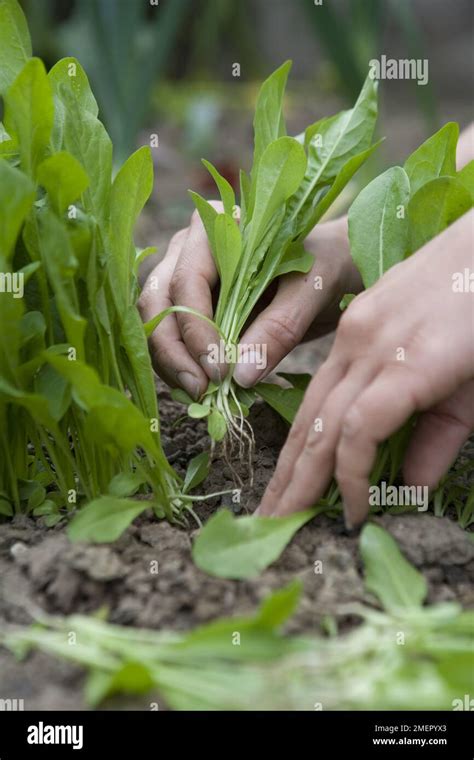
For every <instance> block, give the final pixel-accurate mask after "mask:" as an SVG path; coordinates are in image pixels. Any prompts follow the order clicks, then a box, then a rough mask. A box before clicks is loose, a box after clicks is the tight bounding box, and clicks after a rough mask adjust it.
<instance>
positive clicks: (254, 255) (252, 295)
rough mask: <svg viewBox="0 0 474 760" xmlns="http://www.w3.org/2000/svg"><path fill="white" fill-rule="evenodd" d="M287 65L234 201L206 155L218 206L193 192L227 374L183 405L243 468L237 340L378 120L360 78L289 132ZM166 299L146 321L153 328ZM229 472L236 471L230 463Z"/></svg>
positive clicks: (299, 263) (294, 263) (297, 261)
mask: <svg viewBox="0 0 474 760" xmlns="http://www.w3.org/2000/svg"><path fill="white" fill-rule="evenodd" d="M290 66H291V63H290V62H286V63H284V64H283V65H282V66H281V67H280V68H279V69H277V70H276V71H275V72H274V73H273V74H272V75H271V76H270V77H269V78H268V79H267V80H266V81H265V82H264V83H263V85H262V88H261V90H260V93H259V96H258V100H257V104H256V110H255V117H254V154H253V164H252V169H251V172H250V176H248V175H247V174H246V173H245V172H244V171H241V173H240V209H239V207H238V206H237V205H236V200H235V195H234V190H233V189H232V187H231V186H230V184H229V183H228V182H227V181H226V179H225V178H224V177H222V176H221V175H220V174H219V173H218V171H217V170H216V169H215V168H214V167H213V166H212V165H211V164H210V163H209V162H208V161H204V165H205V166H206V168H207V169H208V170H209V172H210V173H211V175H212V177H213V178H214V180H215V182H216V185H217V188H218V190H219V193H220V197H221V200H222V204H223V208H224V210H223V212H222V213H219V212H218V211H216V209H215V208H214V207H213V206H211V205H210V204H209V203H208V202H207V201H206V200H205V199H204V198H202V197H201V196H200V195H198V194H197V193H194V192H191V196H192V198H193V200H194V203H195V205H196V208H197V209H198V212H199V214H200V217H201V219H202V222H203V224H204V227H205V229H206V233H207V236H208V239H209V245H210V248H211V251H212V255H213V257H214V260H215V263H216V268H217V270H218V273H219V278H220V291H219V298H218V302H217V307H216V311H215V315H214V319H213V320H212V324H213V326H214V327H215V329H216V333H217V335H218V336H219V338H220V340H221V341H222V349H223V353H224V356H225V357H226V360H227V363H228V365H229V366H228V372H227V374H226V376H225V378H224V379H223V380H222V382H221V383H220V384H215V383H210V384H209V387H208V390H207V392H206V393H205V395H204V396H203V398H201V399H200V403H192V399H190V398H185V397H184V396H183V394H182V393H180V394H179V397H180V398H181V399H183V398H184V399H185V400H186V401H187V402H188V403H189V407H188V413H189V414H190V416H192V417H198V418H204V417H207V421H208V431H209V435H210V437H211V439H212V441H213V442H216V441H221V440H222V441H223V451H224V456H225V458H226V460H227V461H228V462H229V465H230V466H231V468H232V469H233V467H232V465H231V463H230V460H229V454H230V451H231V450H232V445H233V444H237V446H238V450H239V455H240V459H241V460H242V459H243V458H244V456H245V451H246V450H247V452H248V457H249V463H250V469H251V461H252V450H253V445H254V435H253V431H252V428H251V426H250V424H249V422H248V420H247V419H246V417H247V415H248V407H249V405H250V403H251V402H252V400H253V398H254V394H253V393H252V392H249V391H246V390H243V389H242V388H240V387H239V386H238V385H237V384H236V383H235V381H234V379H233V370H234V367H235V364H236V362H237V361H238V360H239V357H240V352H241V347H239V338H240V337H241V335H242V332H243V328H244V326H245V324H246V322H247V320H248V319H249V316H250V315H251V313H252V311H253V310H254V308H255V306H256V305H257V303H258V301H259V300H260V298H261V296H262V295H263V294H264V293H265V291H266V290H267V288H268V286H269V285H270V283H271V282H272V281H273V280H274V279H275V278H277V277H279V276H281V275H284V274H287V273H289V272H302V273H307V272H309V270H310V269H311V268H312V266H313V264H314V260H313V256H312V255H311V254H310V253H308V252H306V251H305V249H304V240H305V238H306V236H307V235H308V233H309V232H310V231H311V230H312V229H313V227H314V226H315V225H316V223H317V222H318V221H319V220H320V219H321V217H322V216H323V214H324V213H325V212H326V211H327V210H328V209H329V207H330V205H331V204H332V203H333V202H334V200H335V199H336V198H337V196H338V195H339V194H340V192H341V191H342V190H343V188H344V187H345V186H346V184H347V183H348V182H349V180H350V179H351V177H352V176H353V175H354V173H355V172H356V171H357V169H359V167H360V166H361V165H362V164H363V163H364V161H366V159H367V158H368V157H369V156H370V154H371V153H372V152H373V150H374V148H375V147H376V145H371V141H372V135H373V132H374V127H375V122H376V118H377V84H376V83H375V82H374V81H373V80H372V79H371V78H369V77H368V78H367V81H366V82H365V84H364V86H363V88H362V91H361V93H360V95H359V98H358V100H357V102H356V104H355V106H354V107H353V108H352V109H351V110H348V111H342V112H341V113H339V114H337V115H335V116H331V117H328V118H323V119H320V120H319V121H317V122H316V123H315V124H312V125H311V126H309V127H308V128H307V129H306V130H305V132H304V133H303V134H301V135H299V136H298V137H296V138H294V137H288V136H287V135H286V128H285V121H284V118H283V113H282V106H283V97H284V92H285V86H286V81H287V77H288V73H289V70H290ZM179 310H185V311H188V312H189V311H192V310H190V309H185V308H184V307H171V308H170V309H169V310H166V312H163V313H161V314H159V315H157V317H155V318H154V319H153V320H151V321H150V322H149V323H148V326H147V330H148V334H150V333H151V332H152V331H153V330H154V329H155V328H156V326H157V325H158V324H159V322H160V321H161V319H163V318H164V316H165V315H166V314H168V313H169V312H170V311H179ZM234 472H235V471H234Z"/></svg>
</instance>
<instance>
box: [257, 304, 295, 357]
mask: <svg viewBox="0 0 474 760" xmlns="http://www.w3.org/2000/svg"><path fill="white" fill-rule="evenodd" d="M265 332H266V333H267V335H268V337H269V338H270V340H272V341H274V342H275V343H276V344H277V345H279V346H280V347H281V348H282V349H283V350H284V351H285V352H286V353H287V352H288V351H291V349H292V348H294V347H295V346H296V345H297V344H298V343H299V341H300V340H301V337H302V335H301V329H300V327H299V324H298V320H297V319H296V318H295V317H293V316H292V315H291V314H287V313H282V312H274V313H273V314H269V315H268V316H267V317H266V320H265Z"/></svg>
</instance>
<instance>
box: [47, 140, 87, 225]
mask: <svg viewBox="0 0 474 760" xmlns="http://www.w3.org/2000/svg"><path fill="white" fill-rule="evenodd" d="M38 182H39V183H40V185H42V186H43V187H44V189H45V190H46V191H47V193H48V195H49V199H50V201H51V205H52V207H53V208H54V210H55V211H56V213H57V214H59V215H61V214H63V213H64V212H65V211H66V209H67V208H68V207H69V205H70V204H71V203H73V201H75V200H77V199H78V198H80V196H81V195H82V193H83V192H84V190H85V189H86V187H87V186H88V185H89V177H88V176H87V174H86V173H85V171H84V169H83V168H82V166H81V164H80V163H79V161H78V160H77V159H76V158H74V156H71V155H70V153H67V152H66V151H60V152H59V153H54V154H53V155H52V156H50V157H49V158H46V159H45V160H44V161H43V162H42V163H41V164H40V165H39V167H38Z"/></svg>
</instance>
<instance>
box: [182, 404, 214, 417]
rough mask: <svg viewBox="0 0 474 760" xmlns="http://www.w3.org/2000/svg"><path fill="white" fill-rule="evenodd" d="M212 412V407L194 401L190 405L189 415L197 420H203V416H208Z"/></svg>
mask: <svg viewBox="0 0 474 760" xmlns="http://www.w3.org/2000/svg"><path fill="white" fill-rule="evenodd" d="M210 412H211V407H210V406H207V404H198V403H196V402H195V401H193V403H192V404H190V405H189V406H188V415H189V416H190V417H193V418H194V419H195V420H201V419H202V418H203V417H207V415H208V414H210Z"/></svg>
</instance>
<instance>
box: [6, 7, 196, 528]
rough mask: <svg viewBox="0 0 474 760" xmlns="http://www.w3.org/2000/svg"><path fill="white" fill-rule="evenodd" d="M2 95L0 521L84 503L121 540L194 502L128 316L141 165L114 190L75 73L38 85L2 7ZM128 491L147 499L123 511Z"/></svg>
mask: <svg viewBox="0 0 474 760" xmlns="http://www.w3.org/2000/svg"><path fill="white" fill-rule="evenodd" d="M0 94H1V96H2V98H3V103H4V123H3V124H2V125H1V128H0V140H1V142H0V273H1V274H2V283H5V286H4V287H2V292H0V323H1V325H2V330H1V333H0V514H2V515H7V516H8V515H11V514H13V513H14V512H28V513H33V514H35V515H38V516H41V517H43V519H44V520H45V521H46V522H47V524H49V525H53V524H54V523H56V522H57V521H58V520H60V519H61V517H62V516H63V515H64V514H67V513H68V512H70V511H71V510H74V509H75V508H76V507H77V506H79V505H81V504H83V503H84V502H86V501H90V502H92V504H91V505H90V507H89V512H88V513H87V514H89V513H90V511H92V512H93V513H94V512H97V514H99V513H100V519H101V520H103V519H104V514H107V515H108V516H109V518H110V519H112V521H114V520H115V522H116V524H117V525H118V524H120V525H122V526H123V525H125V524H126V518H127V519H128V517H130V515H131V514H132V513H133V514H135V513H136V512H137V511H142V510H143V509H146V508H150V507H151V508H153V509H154V511H155V513H156V515H158V516H160V517H163V516H167V517H168V518H169V519H173V518H174V517H179V515H180V514H181V512H182V510H183V508H184V507H185V506H188V507H190V505H191V502H192V500H193V497H191V496H189V495H188V494H187V493H185V492H184V491H183V489H182V487H181V479H180V478H179V477H178V475H177V474H176V473H175V472H174V470H173V469H172V468H171V467H170V465H169V464H168V462H167V460H166V457H165V455H164V453H163V450H162V446H161V439H160V430H159V423H158V407H157V400H156V391H155V385H154V379H153V372H152V368H151V364H150V359H149V355H148V348H147V342H146V336H145V331H144V329H143V325H142V322H141V320H140V317H139V314H138V311H137V309H136V306H135V303H136V299H137V294H138V285H137V278H136V271H137V263H138V262H139V261H140V260H141V259H142V258H143V256H144V255H146V254H147V253H148V252H149V249H147V250H145V251H137V250H136V249H135V246H134V244H133V229H134V226H135V222H136V220H137V218H138V215H139V213H140V211H141V209H142V207H143V206H144V204H145V203H146V201H147V199H148V196H149V195H150V192H151V189H152V184H153V165H152V160H151V155H150V150H149V148H148V147H143V148H140V149H139V150H138V151H137V152H136V153H134V154H133V155H132V156H130V158H129V159H128V160H127V161H126V162H125V164H124V165H123V166H122V167H121V169H120V171H119V172H118V173H117V175H116V176H115V178H114V179H112V155H113V152H112V142H111V140H110V138H109V136H108V134H107V132H106V131H105V129H104V127H103V125H102V123H101V122H100V121H99V118H98V106H97V103H96V101H95V98H94V96H93V94H92V92H91V90H90V88H89V84H88V80H87V77H86V74H85V72H84V71H83V69H82V68H81V66H80V64H79V63H78V61H76V60H75V59H73V58H66V59H63V60H61V61H59V62H58V63H57V64H56V65H55V66H54V67H53V68H52V69H51V71H50V72H49V73H46V70H45V68H44V65H43V63H42V62H41V60H39V59H38V58H32V57H31V42H30V38H29V33H28V28H27V25H26V22H25V19H24V16H23V13H22V11H21V9H20V6H19V5H18V3H17V2H16V0H0ZM15 282H16V283H17V284H21V285H22V290H23V291H24V292H20V291H19V290H18V289H17V290H18V292H15V290H14V288H13V287H12V286H13V284H14V283H15ZM18 296H23V297H18ZM138 491H139V492H141V493H142V494H143V493H145V492H152V494H153V496H152V499H151V501H150V500H142V501H141V502H137V503H136V504H135V502H133V504H134V505H135V506H134V507H133V509H130V508H129V506H130V503H129V501H127V500H126V498H125V497H127V496H130V495H132V494H135V493H137V492H138ZM106 494H108V495H106ZM104 500H105V501H104ZM86 516H87V515H86ZM80 520H81V522H79V524H78V525H76V528H75V533H77V534H80V533H81V531H80V527H81V525H82V521H84V520H85V518H83V517H81V518H80ZM112 532H113V531H112ZM88 535H89V537H90V535H91V531H89V534H88Z"/></svg>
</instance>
